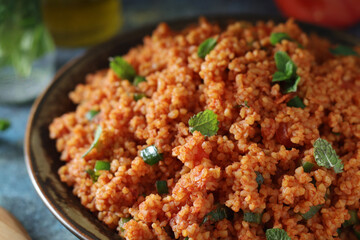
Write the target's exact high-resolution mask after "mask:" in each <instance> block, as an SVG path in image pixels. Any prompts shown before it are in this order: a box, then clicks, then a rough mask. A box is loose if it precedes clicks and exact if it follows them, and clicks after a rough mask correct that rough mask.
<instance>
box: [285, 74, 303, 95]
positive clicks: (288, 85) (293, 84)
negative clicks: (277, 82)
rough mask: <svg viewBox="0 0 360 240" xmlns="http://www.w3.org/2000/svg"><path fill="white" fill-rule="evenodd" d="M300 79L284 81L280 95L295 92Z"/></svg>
mask: <svg viewBox="0 0 360 240" xmlns="http://www.w3.org/2000/svg"><path fill="white" fill-rule="evenodd" d="M300 80H301V78H300V77H299V76H298V77H296V78H295V80H286V81H284V82H283V84H282V86H281V87H282V93H284V94H285V93H291V92H296V91H297V86H298V85H299V82H300Z"/></svg>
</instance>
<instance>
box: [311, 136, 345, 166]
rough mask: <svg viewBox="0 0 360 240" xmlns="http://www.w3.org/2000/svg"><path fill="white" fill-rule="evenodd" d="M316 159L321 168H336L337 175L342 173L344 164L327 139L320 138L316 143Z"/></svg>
mask: <svg viewBox="0 0 360 240" xmlns="http://www.w3.org/2000/svg"><path fill="white" fill-rule="evenodd" d="M314 157H315V161H316V163H317V165H319V166H321V167H326V168H327V169H329V168H334V171H335V173H341V172H342V171H343V168H344V164H343V163H342V162H341V159H340V158H339V156H338V155H337V154H336V152H335V150H334V149H333V147H332V146H331V144H330V143H329V142H328V141H326V140H325V139H322V138H318V139H316V141H315V143H314Z"/></svg>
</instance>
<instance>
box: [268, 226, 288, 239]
mask: <svg viewBox="0 0 360 240" xmlns="http://www.w3.org/2000/svg"><path fill="white" fill-rule="evenodd" d="M265 234H266V240H291V238H290V237H289V235H288V234H287V232H286V231H285V230H284V229H280V228H270V229H267V230H266V233H265Z"/></svg>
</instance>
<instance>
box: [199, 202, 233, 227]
mask: <svg viewBox="0 0 360 240" xmlns="http://www.w3.org/2000/svg"><path fill="white" fill-rule="evenodd" d="M230 214H231V210H230V209H229V208H228V207H226V206H225V205H221V204H218V205H217V207H216V209H214V210H212V211H211V212H209V213H208V214H206V215H205V217H204V219H203V221H202V222H201V224H200V226H201V225H203V224H204V223H206V222H208V221H213V222H218V221H221V220H223V219H225V218H226V219H229V218H230Z"/></svg>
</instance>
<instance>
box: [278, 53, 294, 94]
mask: <svg viewBox="0 0 360 240" xmlns="http://www.w3.org/2000/svg"><path fill="white" fill-rule="evenodd" d="M274 58H275V64H276V67H277V71H276V72H275V73H274V74H273V79H272V82H281V83H280V87H281V91H282V93H284V94H285V93H290V92H296V91H297V86H298V84H299V82H300V79H301V78H300V77H299V76H297V75H296V69H297V67H296V65H295V63H294V62H293V61H292V60H291V58H290V57H289V55H288V54H287V53H286V52H283V51H278V52H276V53H275V56H274Z"/></svg>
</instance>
